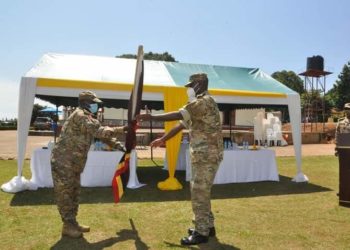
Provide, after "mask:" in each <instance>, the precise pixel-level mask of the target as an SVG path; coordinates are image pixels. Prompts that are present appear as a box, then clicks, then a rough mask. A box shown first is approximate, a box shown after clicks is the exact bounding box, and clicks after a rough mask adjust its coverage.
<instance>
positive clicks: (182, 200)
mask: <svg viewBox="0 0 350 250" xmlns="http://www.w3.org/2000/svg"><path fill="white" fill-rule="evenodd" d="M277 161H278V168H279V174H280V182H259V183H241V184H225V185H215V186H214V187H213V192H212V197H213V199H212V210H213V212H214V215H215V217H216V227H217V238H211V239H210V241H209V243H208V244H204V245H200V246H199V247H198V246H194V247H192V248H190V249H236V248H239V249H349V248H350V234H349V232H350V208H345V207H340V206H338V197H337V196H336V194H337V192H338V159H337V158H336V157H333V156H322V157H304V158H303V172H304V173H305V174H306V175H307V176H308V177H309V179H310V182H309V183H294V182H292V181H291V178H293V177H294V175H295V173H296V170H295V165H294V164H295V161H294V158H292V157H284V158H278V159H277ZM161 164H162V161H157V165H161ZM139 165H140V167H139V168H138V177H139V180H140V182H142V183H146V184H147V186H145V187H143V188H140V189H136V190H131V189H127V190H126V192H125V194H124V196H123V199H122V201H121V202H120V203H119V204H114V203H113V198H112V194H111V189H110V188H83V189H82V195H81V205H80V210H79V215H78V220H79V221H80V222H81V223H82V224H87V225H90V226H91V229H92V230H91V232H90V233H86V234H85V235H84V238H81V239H78V240H72V239H67V238H61V236H60V230H61V221H60V218H59V216H58V212H57V209H56V206H55V205H54V202H53V192H52V189H50V188H43V189H39V190H38V191H25V192H22V193H18V194H8V193H4V192H0V249H50V248H52V249H123V250H124V249H182V248H183V247H181V246H180V245H179V240H180V238H181V237H183V236H184V235H185V233H186V229H187V228H188V227H190V226H191V218H192V212H191V203H190V193H189V185H188V183H187V182H185V181H184V179H185V173H184V172H180V171H179V172H177V173H176V176H177V178H178V179H179V181H180V182H181V183H182V184H183V185H184V189H183V190H180V191H160V190H158V189H157V187H156V186H157V183H158V181H161V180H164V179H165V178H166V177H167V172H166V171H164V170H162V169H161V167H157V166H155V165H154V163H153V162H151V161H149V160H142V161H140V162H139ZM24 170H25V171H24V176H26V177H27V178H30V170H29V162H26V165H25V167H24ZM16 172H17V168H16V162H15V161H0V184H1V183H4V182H7V181H8V180H10V179H11V178H12V177H13V176H14V175H16Z"/></svg>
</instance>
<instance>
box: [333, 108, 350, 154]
mask: <svg viewBox="0 0 350 250" xmlns="http://www.w3.org/2000/svg"><path fill="white" fill-rule="evenodd" d="M344 111H345V117H344V118H342V119H339V121H338V124H337V128H336V130H335V144H337V136H338V134H343V133H350V103H345V105H344ZM335 155H336V156H338V150H337V147H336V148H335Z"/></svg>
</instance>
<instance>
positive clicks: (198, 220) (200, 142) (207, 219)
mask: <svg viewBox="0 0 350 250" xmlns="http://www.w3.org/2000/svg"><path fill="white" fill-rule="evenodd" d="M180 112H181V114H182V116H183V118H184V122H182V123H183V124H184V123H187V124H184V125H189V134H190V138H191V140H190V154H191V165H192V179H191V201H192V210H193V213H194V217H195V230H196V231H197V232H198V233H200V234H201V235H205V236H207V235H208V234H209V228H211V227H214V216H213V213H212V212H211V204H210V193H211V187H212V185H213V182H214V178H215V174H216V172H217V170H218V168H219V165H220V162H221V161H222V158H223V141H222V132H221V122H220V114H219V109H218V106H217V104H216V103H215V101H214V99H213V98H212V97H211V96H210V95H208V93H207V92H205V93H203V94H201V95H197V99H196V100H194V101H192V102H190V103H188V104H187V105H185V106H184V107H183V108H181V109H180Z"/></svg>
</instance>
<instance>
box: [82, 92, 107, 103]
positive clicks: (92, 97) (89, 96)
mask: <svg viewBox="0 0 350 250" xmlns="http://www.w3.org/2000/svg"><path fill="white" fill-rule="evenodd" d="M79 100H80V101H83V100H84V101H89V102H96V103H101V102H102V101H101V100H100V99H98V98H97V96H96V94H95V93H94V92H92V91H89V90H86V91H83V92H80V93H79Z"/></svg>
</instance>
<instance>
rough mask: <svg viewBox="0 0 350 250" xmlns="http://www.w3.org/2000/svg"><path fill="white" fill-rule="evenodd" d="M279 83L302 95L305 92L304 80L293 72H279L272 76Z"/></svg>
mask: <svg viewBox="0 0 350 250" xmlns="http://www.w3.org/2000/svg"><path fill="white" fill-rule="evenodd" d="M271 76H272V77H273V78H274V79H276V80H277V81H279V82H281V83H283V84H284V85H286V86H287V87H288V88H290V89H292V90H294V91H296V92H298V93H299V94H302V93H304V92H305V89H304V82H303V80H302V79H301V78H300V77H299V76H298V75H297V74H295V73H294V72H293V71H287V70H282V71H277V72H274V73H273V74H272V75H271Z"/></svg>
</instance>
